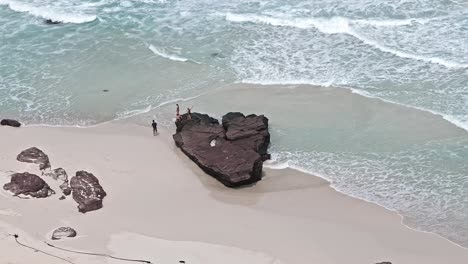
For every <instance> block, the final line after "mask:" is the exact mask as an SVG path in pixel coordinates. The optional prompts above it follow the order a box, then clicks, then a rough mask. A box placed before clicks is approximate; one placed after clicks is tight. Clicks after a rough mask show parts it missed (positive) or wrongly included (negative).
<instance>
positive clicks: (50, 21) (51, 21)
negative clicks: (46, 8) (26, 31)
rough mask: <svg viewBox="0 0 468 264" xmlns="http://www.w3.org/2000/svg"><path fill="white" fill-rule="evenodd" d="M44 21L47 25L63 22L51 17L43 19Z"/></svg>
mask: <svg viewBox="0 0 468 264" xmlns="http://www.w3.org/2000/svg"><path fill="white" fill-rule="evenodd" d="M44 23H46V24H47V25H59V24H63V22H62V21H57V20H52V19H46V20H44Z"/></svg>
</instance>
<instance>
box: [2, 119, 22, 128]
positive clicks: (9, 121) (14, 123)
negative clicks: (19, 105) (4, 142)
mask: <svg viewBox="0 0 468 264" xmlns="http://www.w3.org/2000/svg"><path fill="white" fill-rule="evenodd" d="M0 125H2V126H11V127H20V126H21V123H20V122H18V121H16V120H13V119H3V120H2V121H0Z"/></svg>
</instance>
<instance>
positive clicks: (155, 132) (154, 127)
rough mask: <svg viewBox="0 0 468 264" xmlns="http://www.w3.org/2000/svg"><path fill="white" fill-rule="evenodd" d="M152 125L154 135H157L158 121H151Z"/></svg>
mask: <svg viewBox="0 0 468 264" xmlns="http://www.w3.org/2000/svg"><path fill="white" fill-rule="evenodd" d="M151 125H152V126H153V136H156V135H157V134H158V123H156V122H155V121H154V120H153V123H151Z"/></svg>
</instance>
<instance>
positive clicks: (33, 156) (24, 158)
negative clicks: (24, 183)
mask: <svg viewBox="0 0 468 264" xmlns="http://www.w3.org/2000/svg"><path fill="white" fill-rule="evenodd" d="M16 159H17V160H18V161H21V162H28V163H35V164H39V169H41V170H45V169H47V168H50V162H49V156H47V155H46V154H45V153H44V152H43V151H42V150H40V149H38V148H36V147H32V148H28V149H26V150H23V151H21V153H20V154H18V156H17V157H16Z"/></svg>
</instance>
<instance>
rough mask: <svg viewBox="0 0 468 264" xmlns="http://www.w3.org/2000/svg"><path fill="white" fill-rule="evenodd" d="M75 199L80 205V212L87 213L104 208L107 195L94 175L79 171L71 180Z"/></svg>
mask: <svg viewBox="0 0 468 264" xmlns="http://www.w3.org/2000/svg"><path fill="white" fill-rule="evenodd" d="M70 186H71V191H72V197H73V199H74V200H75V201H76V202H77V203H78V211H79V212H81V213H86V212H89V211H94V210H98V209H100V208H102V200H103V199H104V197H105V196H106V195H107V193H106V192H105V191H104V189H103V188H102V186H101V185H100V184H99V180H98V179H97V178H96V176H94V175H93V174H92V173H89V172H86V171H77V172H76V175H75V176H74V177H72V178H71V180H70Z"/></svg>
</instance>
